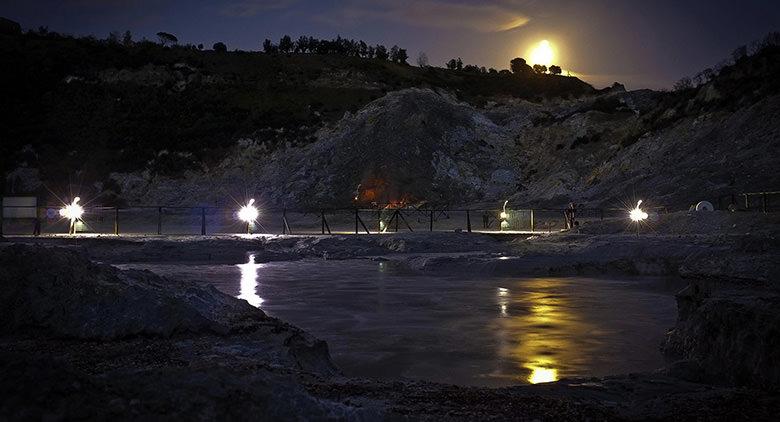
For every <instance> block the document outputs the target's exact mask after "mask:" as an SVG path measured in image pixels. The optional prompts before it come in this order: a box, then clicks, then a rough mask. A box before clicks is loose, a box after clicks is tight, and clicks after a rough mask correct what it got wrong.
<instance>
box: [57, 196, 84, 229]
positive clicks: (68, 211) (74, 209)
mask: <svg viewBox="0 0 780 422" xmlns="http://www.w3.org/2000/svg"><path fill="white" fill-rule="evenodd" d="M80 200H81V198H79V197H78V196H77V197H75V198H73V202H71V203H70V204H68V205H65V206H64V207H62V208H60V216H62V217H65V218H67V219H68V220H70V222H71V224H73V223H74V222H75V221H76V220H78V219H80V218H81V216H82V215H83V214H84V208H82V207H81V205H79V201H80Z"/></svg>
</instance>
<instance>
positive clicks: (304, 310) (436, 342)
mask: <svg viewBox="0 0 780 422" xmlns="http://www.w3.org/2000/svg"><path fill="white" fill-rule="evenodd" d="M125 267H135V268H146V269H150V270H152V271H156V272H159V273H162V274H164V275H169V276H173V277H179V278H184V279H191V280H196V281H203V282H208V283H211V284H214V285H215V286H216V287H217V288H219V289H220V290H222V291H224V292H226V293H228V294H231V295H234V296H236V297H238V298H241V299H245V300H247V302H249V303H251V304H252V305H254V306H262V309H263V311H265V312H266V313H267V314H269V315H271V316H274V317H278V318H281V319H282V320H285V321H287V322H290V323H292V324H294V325H297V326H299V327H301V328H303V329H305V330H307V331H309V332H310V333H312V334H313V335H315V336H317V337H319V338H321V339H323V340H325V341H327V342H328V346H329V349H330V351H331V355H332V357H333V359H334V361H335V362H336V364H337V365H339V366H340V367H341V368H342V369H343V370H344V372H345V373H346V374H348V375H353V376H366V377H378V378H396V377H408V378H417V379H426V380H431V381H438V382H447V383H456V384H468V385H486V386H503V385H513V384H517V383H540V382H550V381H555V380H558V379H560V378H565V377H574V376H599V375H608V374H616V373H626V372H633V371H649V370H653V369H656V368H658V367H660V366H662V365H663V360H662V357H661V355H660V352H659V351H658V344H659V342H660V341H661V339H662V337H663V334H664V332H665V331H666V330H667V329H668V328H669V327H671V326H672V325H673V324H674V321H675V317H676V306H675V302H674V298H673V293H674V291H676V290H677V289H678V288H679V287H680V284H679V282H672V281H668V280H666V281H665V280H662V279H629V280H608V279H592V278H582V277H571V278H549V277H543V278H519V277H490V276H486V275H484V274H475V273H471V274H468V273H467V274H452V273H450V274H438V273H435V272H431V271H425V272H422V273H421V272H414V271H410V270H408V269H405V268H404V267H403V266H399V265H398V264H397V263H394V262H392V261H387V262H385V261H381V262H372V261H369V260H341V261H337V260H328V261H322V260H311V261H306V260H304V261H295V262H270V263H265V264H255V263H254V257H252V256H250V257H249V260H248V262H247V263H244V264H239V265H222V266H220V265H202V266H200V267H199V268H198V266H196V265H171V264H164V265H144V264H132V265H127V266H125ZM237 269H238V271H237Z"/></svg>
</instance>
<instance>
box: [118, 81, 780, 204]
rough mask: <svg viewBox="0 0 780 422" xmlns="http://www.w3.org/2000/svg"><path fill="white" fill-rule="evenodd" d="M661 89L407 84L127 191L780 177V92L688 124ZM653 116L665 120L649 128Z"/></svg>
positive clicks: (511, 187)
mask: <svg viewBox="0 0 780 422" xmlns="http://www.w3.org/2000/svg"><path fill="white" fill-rule="evenodd" d="M706 90H707V89H705V90H704V91H702V92H705V91H706ZM705 94H706V95H704V94H700V95H704V96H705V97H706V98H715V97H713V95H716V94H714V93H705ZM658 95H659V94H658V93H655V92H653V91H649V90H640V91H630V92H624V91H620V90H618V91H616V92H611V93H608V94H602V95H598V96H591V97H583V98H578V99H572V100H564V99H561V100H556V101H546V102H543V103H533V102H529V101H525V100H516V99H506V100H505V101H500V102H496V103H495V104H493V105H491V106H490V107H489V108H488V109H484V110H483V109H478V108H475V107H473V106H470V105H468V104H464V103H461V102H458V101H457V100H456V99H455V98H454V97H453V96H452V95H451V94H449V93H446V92H444V91H439V90H437V91H433V90H429V89H405V90H401V91H396V92H391V93H388V94H387V95H386V96H385V97H382V98H380V99H377V100H375V101H373V102H371V103H369V104H368V105H366V106H365V107H364V108H362V109H360V110H358V111H356V112H355V113H351V114H347V115H345V116H344V118H342V119H341V120H340V121H338V122H336V123H335V124H333V125H331V126H323V127H320V128H319V129H317V131H316V141H314V142H313V143H310V144H308V145H304V146H292V145H288V146H287V147H284V148H281V149H277V150H275V151H273V152H269V151H268V149H267V148H266V146H265V145H264V144H262V143H258V141H256V140H254V139H251V138H246V139H241V140H239V141H238V142H237V145H236V147H235V148H234V150H233V152H232V153H230V154H228V155H227V156H226V157H225V158H224V159H223V160H222V161H221V163H220V164H218V165H215V166H212V168H211V169H202V170H198V171H189V172H186V173H184V174H182V175H180V176H179V177H177V178H171V177H160V176H155V177H144V176H141V175H125V176H123V177H124V179H123V180H125V181H124V182H122V183H120V185H122V186H123V190H122V196H123V197H124V198H125V200H126V201H127V202H128V203H151V204H163V205H168V204H170V205H174V204H182V205H183V204H188V205H189V204H192V203H195V202H199V203H214V204H219V203H221V202H224V201H225V199H224V198H226V197H228V196H229V195H233V196H235V195H237V194H242V193H244V192H250V193H253V194H254V195H255V196H257V197H259V198H263V199H264V201H265V202H266V203H268V204H276V205H286V206H289V207H294V206H351V205H353V202H352V200H353V198H354V195H355V191H356V189H357V187H358V185H361V186H362V187H363V188H365V186H366V185H367V183H369V182H377V181H379V182H381V183H382V184H383V186H384V187H383V189H384V191H383V193H382V195H380V196H382V198H380V201H390V200H393V199H397V198H399V197H406V198H411V199H413V200H416V201H428V202H434V203H440V204H442V203H446V204H468V203H475V202H482V201H494V200H497V199H506V198H509V199H512V200H513V201H519V202H522V203H523V204H524V205H529V206H530V205H544V206H546V205H549V206H560V205H562V204H565V203H568V202H570V201H576V202H578V203H582V204H587V205H591V206H614V205H615V204H619V203H624V202H626V201H627V200H628V199H630V197H632V196H636V195H638V196H641V197H642V198H646V199H647V200H648V201H650V202H649V203H654V204H664V205H673V204H686V203H688V202H690V201H692V200H693V199H696V200H697V201H698V200H702V199H710V200H711V201H715V200H717V198H715V197H707V198H705V197H702V192H707V194H709V195H718V194H720V193H732V192H735V191H746V189H747V190H749V189H750V188H751V186H758V185H762V186H763V185H767V186H770V185H772V184H776V183H775V182H778V181H777V180H774V179H773V178H774V177H775V176H776V174H777V172H775V171H774V167H772V163H771V156H770V155H771V154H766V153H765V151H773V150H776V149H777V148H778V147H780V145H778V142H779V141H778V139H780V138H778V137H777V136H775V135H776V128H777V127H778V126H779V125H780V121H778V117H777V116H780V113H778V112H777V110H778V108H780V97H777V96H770V97H767V98H764V99H761V100H760V101H757V102H755V103H751V104H748V105H746V106H744V107H742V108H738V109H737V110H721V111H717V110H713V111H707V112H706V113H704V114H697V115H693V116H689V117H685V118H681V117H680V116H679V111H678V109H679V108H668V109H666V110H655V107H656V106H657V105H658V104H659V103H658V100H657V98H658ZM651 110H652V112H654V113H657V114H658V115H659V116H658V117H656V119H658V120H659V121H660V122H663V124H661V125H656V126H654V127H652V128H650V130H649V131H648V127H647V126H646V124H645V123H643V119H645V117H646V116H647V113H648V112H649V111H651ZM737 169H740V170H739V171H738V170H737ZM142 181H143V182H142ZM694 197H695V198H694Z"/></svg>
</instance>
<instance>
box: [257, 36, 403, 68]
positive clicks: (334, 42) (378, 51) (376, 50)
mask: <svg viewBox="0 0 780 422" xmlns="http://www.w3.org/2000/svg"><path fill="white" fill-rule="evenodd" d="M263 52H264V53H266V54H278V53H282V54H307V53H308V54H340V55H343V56H350V57H362V58H364V59H379V60H389V61H391V62H393V63H399V64H408V63H407V62H406V61H407V60H408V59H409V55H408V54H407V53H406V49H405V48H400V47H398V46H397V45H394V46H392V47H390V48H389V49H388V48H387V47H385V46H384V45H382V44H377V45H375V46H374V45H369V44H367V43H366V42H365V41H363V40H357V41H356V40H351V39H347V38H341V36H338V37H336V38H334V39H331V40H320V39H317V38H315V37H307V36H305V35H301V36H300V37H298V39H297V40H294V41H293V39H292V38H291V37H290V36H289V35H285V36H283V37H282V38H281V39H279V43H278V44H274V43H273V41H271V40H269V39H266V40H265V41H263Z"/></svg>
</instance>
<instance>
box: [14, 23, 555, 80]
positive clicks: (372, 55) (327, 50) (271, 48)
mask: <svg viewBox="0 0 780 422" xmlns="http://www.w3.org/2000/svg"><path fill="white" fill-rule="evenodd" d="M28 33H30V34H34V35H37V36H44V37H60V36H62V37H69V36H68V35H63V34H58V33H56V32H51V31H49V29H48V28H47V27H43V26H42V27H40V28H38V29H37V30H30V31H28ZM81 38H82V39H86V40H89V41H93V42H97V43H106V44H109V45H118V46H125V47H134V46H144V45H157V46H163V47H170V48H181V49H188V50H203V49H204V48H205V47H204V45H203V44H197V45H195V44H179V40H178V38H177V37H176V36H175V35H173V34H171V33H168V32H162V31H161V32H158V33H157V38H158V41H157V42H153V41H150V40H148V39H146V38H142V39H141V40H138V41H136V40H134V39H133V35H132V33H131V32H130V31H125V32H124V33H119V32H117V31H114V32H111V33H110V34H109V35H108V37H107V38H106V39H105V40H101V39H98V38H96V37H94V36H92V35H89V36H85V37H81ZM211 48H212V50H214V51H216V52H227V50H228V47H227V45H226V44H225V43H223V42H216V43H214V44H213V45H212V47H211ZM237 51H238V50H237ZM258 51H260V52H263V53H265V54H286V55H289V54H335V55H342V56H347V57H359V58H364V59H377V60H387V61H390V62H393V63H397V64H402V65H408V64H409V63H408V60H409V54H408V53H407V50H406V49H405V48H401V47H399V46H397V45H393V46H392V47H390V48H387V47H386V46H384V45H382V44H376V45H369V44H368V43H366V42H365V41H363V40H353V39H348V38H342V37H341V36H337V37H336V38H333V39H330V40H326V39H318V38H316V37H310V36H306V35H302V36H300V37H298V39H297V40H293V39H292V37H291V36H289V35H284V36H283V37H282V38H280V39H279V42H278V43H274V42H273V41H271V40H270V39H265V40H264V41H263V42H262V44H261V45H260V48H259V49H258ZM417 65H418V66H419V67H422V68H426V67H429V66H430V65H429V63H428V56H427V54H426V53H425V52H421V53H420V54H419V55H418V57H417ZM444 67H446V68H447V69H450V70H457V71H464V72H469V73H481V74H501V75H510V74H513V73H514V74H516V75H541V74H551V75H560V74H561V73H562V72H563V71H562V69H561V67H560V66H557V65H551V66H549V67H547V66H545V65H541V64H534V65H533V66H531V65H528V64H527V63H526V61H525V60H524V59H523V58H520V57H516V58H514V59H512V60H511V61H510V66H509V67H510V68H509V69H502V70H496V69H494V68H492V67H491V68H486V67H485V66H478V65H473V64H464V63H463V60H462V59H461V58H460V57H457V58H453V59H451V60H449V61H447V62H445V63H444Z"/></svg>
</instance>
